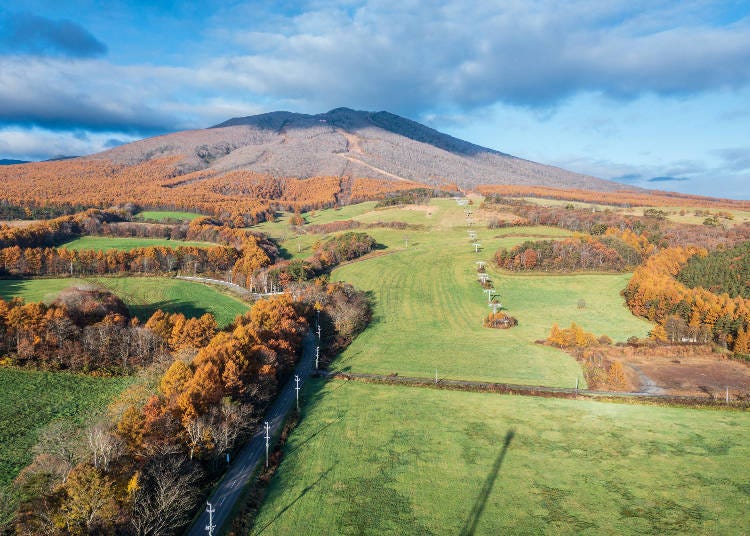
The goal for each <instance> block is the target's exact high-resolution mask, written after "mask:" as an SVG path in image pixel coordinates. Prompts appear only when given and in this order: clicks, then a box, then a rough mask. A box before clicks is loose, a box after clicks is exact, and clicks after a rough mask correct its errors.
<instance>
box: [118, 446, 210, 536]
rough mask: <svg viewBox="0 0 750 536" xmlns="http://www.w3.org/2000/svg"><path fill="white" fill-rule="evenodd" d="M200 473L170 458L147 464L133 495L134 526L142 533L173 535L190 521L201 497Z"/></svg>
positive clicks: (181, 459) (180, 461) (147, 535)
mask: <svg viewBox="0 0 750 536" xmlns="http://www.w3.org/2000/svg"><path fill="white" fill-rule="evenodd" d="M200 476H201V475H200V473H199V471H198V470H197V469H195V468H194V467H192V466H191V465H190V464H189V463H188V462H187V460H185V459H184V458H181V457H170V458H163V459H159V460H156V461H154V462H152V463H151V464H149V465H148V466H146V468H145V469H144V471H143V473H142V474H141V478H140V479H139V483H138V487H137V489H136V491H135V493H134V494H133V501H132V512H131V514H132V515H131V525H132V526H133V529H134V530H135V534H137V535H138V536H162V535H167V534H173V533H175V532H176V531H177V530H178V529H180V528H181V527H183V526H185V525H186V524H187V523H188V521H190V514H191V513H192V511H193V510H194V509H195V507H196V504H197V502H198V500H199V499H200V489H199V487H198V482H199V481H200Z"/></svg>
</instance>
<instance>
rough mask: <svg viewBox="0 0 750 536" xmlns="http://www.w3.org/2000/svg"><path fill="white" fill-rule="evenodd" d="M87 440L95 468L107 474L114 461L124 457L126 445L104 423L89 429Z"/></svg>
mask: <svg viewBox="0 0 750 536" xmlns="http://www.w3.org/2000/svg"><path fill="white" fill-rule="evenodd" d="M86 440H87V443H88V447H89V452H90V453H91V458H92V462H93V464H94V467H96V468H97V469H101V470H102V471H104V472H105V473H106V472H108V471H109V468H110V465H111V464H112V462H113V461H115V460H117V459H118V458H119V457H120V456H122V454H123V452H124V447H125V446H124V443H123V441H122V439H120V438H119V437H117V436H115V435H114V434H113V433H112V432H111V430H110V429H109V427H108V426H107V425H105V424H104V423H98V424H95V425H94V426H92V427H91V428H89V429H88V431H87V433H86Z"/></svg>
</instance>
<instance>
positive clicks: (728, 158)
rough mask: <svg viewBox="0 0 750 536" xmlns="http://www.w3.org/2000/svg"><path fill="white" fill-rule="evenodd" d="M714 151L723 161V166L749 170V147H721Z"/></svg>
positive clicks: (732, 169)
mask: <svg viewBox="0 0 750 536" xmlns="http://www.w3.org/2000/svg"><path fill="white" fill-rule="evenodd" d="M716 153H717V154H718V155H719V157H721V159H722V160H723V161H724V167H725V168H727V169H729V170H731V171H746V170H750V147H736V148H732V149H721V150H719V151H716Z"/></svg>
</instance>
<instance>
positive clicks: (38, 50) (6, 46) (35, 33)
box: [0, 13, 107, 58]
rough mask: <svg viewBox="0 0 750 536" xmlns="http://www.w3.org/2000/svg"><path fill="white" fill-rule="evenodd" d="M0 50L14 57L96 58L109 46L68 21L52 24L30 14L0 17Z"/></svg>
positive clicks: (43, 18) (49, 20)
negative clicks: (27, 55) (17, 55)
mask: <svg viewBox="0 0 750 536" xmlns="http://www.w3.org/2000/svg"><path fill="white" fill-rule="evenodd" d="M0 36H2V37H0V50H2V51H4V52H6V53H12V54H32V55H40V56H63V57H69V58H94V57H98V56H102V55H104V54H105V53H106V52H107V46H106V45H105V44H104V43H102V42H101V41H99V40H98V39H97V38H96V37H94V36H93V35H91V34H90V33H89V32H88V31H86V29H85V28H83V27H82V26H80V25H79V24H76V23H75V22H72V21H69V20H51V19H47V18H45V17H39V16H37V15H32V14H31V13H6V14H5V15H0Z"/></svg>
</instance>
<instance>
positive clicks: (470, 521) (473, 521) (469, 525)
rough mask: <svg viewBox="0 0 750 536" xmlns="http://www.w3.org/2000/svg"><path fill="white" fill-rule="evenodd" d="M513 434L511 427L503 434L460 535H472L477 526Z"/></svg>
mask: <svg viewBox="0 0 750 536" xmlns="http://www.w3.org/2000/svg"><path fill="white" fill-rule="evenodd" d="M515 435H516V433H515V431H514V430H512V429H511V430H508V433H507V434H505V442H504V443H503V448H502V449H501V450H500V454H498V455H497V458H496V459H495V463H494V464H493V465H492V469H491V470H490V473H489V475H487V479H486V480H485V481H484V485H483V486H482V489H481V490H480V491H479V496H478V497H477V500H476V501H475V502H474V507H473V508H472V509H471V512H470V513H469V517H468V518H467V519H466V523H465V524H464V528H463V529H462V530H461V536H474V533H475V532H476V530H477V526H478V525H479V520H480V519H481V518H482V514H483V513H484V507H485V506H486V505H487V499H489V497H490V494H491V493H492V488H493V486H494V485H495V480H497V475H498V474H499V473H500V467H501V466H502V464H503V459H504V458H505V453H506V452H508V447H510V443H511V441H513V437H514V436H515Z"/></svg>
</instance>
